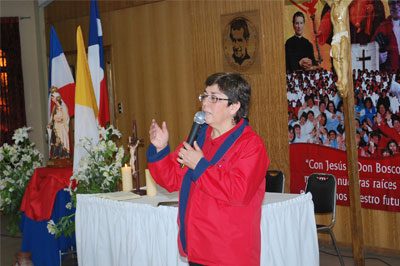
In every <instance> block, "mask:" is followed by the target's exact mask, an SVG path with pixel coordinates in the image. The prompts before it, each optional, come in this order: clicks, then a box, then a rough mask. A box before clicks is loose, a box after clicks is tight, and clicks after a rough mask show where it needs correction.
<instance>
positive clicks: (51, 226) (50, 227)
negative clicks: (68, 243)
mask: <svg viewBox="0 0 400 266" xmlns="http://www.w3.org/2000/svg"><path fill="white" fill-rule="evenodd" d="M47 231H48V232H49V233H50V234H51V235H55V234H56V224H55V223H54V221H53V220H50V221H48V222H47Z"/></svg>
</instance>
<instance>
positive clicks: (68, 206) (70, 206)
mask: <svg viewBox="0 0 400 266" xmlns="http://www.w3.org/2000/svg"><path fill="white" fill-rule="evenodd" d="M65 208H67V209H68V210H71V209H72V202H68V203H67V204H66V205H65Z"/></svg>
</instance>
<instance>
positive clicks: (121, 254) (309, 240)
mask: <svg viewBox="0 0 400 266" xmlns="http://www.w3.org/2000/svg"><path fill="white" fill-rule="evenodd" d="M159 191H160V190H159ZM177 198H178V195H177V193H167V192H165V191H163V192H162V193H159V194H158V195H157V196H155V197H148V196H144V197H141V198H140V199H133V200H128V201H115V200H109V199H102V198H99V197H96V196H95V195H78V198H77V199H78V201H77V210H76V220H75V221H76V244H77V253H78V263H79V265H84V266H88V265H96V266H98V265H140V266H142V265H154V266H158V265H187V261H186V259H185V258H182V257H181V256H180V255H179V251H178V245H177V235H178V226H177V213H178V209H177V208H176V207H169V206H160V207H157V204H158V202H161V201H176V200H177ZM261 238H262V240H261V265H290V266H292V265H298V266H300V265H304V266H312V265H316V266H317V265H319V250H318V239H317V231H316V225H315V216H314V205H313V202H312V199H311V194H301V195H299V194H280V193H266V197H265V199H264V202H263V206H262V220H261Z"/></svg>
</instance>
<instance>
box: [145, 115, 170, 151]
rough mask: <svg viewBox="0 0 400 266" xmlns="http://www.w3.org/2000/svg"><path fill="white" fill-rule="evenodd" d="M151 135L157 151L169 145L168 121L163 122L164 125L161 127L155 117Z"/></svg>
mask: <svg viewBox="0 0 400 266" xmlns="http://www.w3.org/2000/svg"><path fill="white" fill-rule="evenodd" d="M149 137H150V142H151V144H153V145H154V146H155V147H156V149H157V152H159V151H161V150H162V149H164V148H165V147H167V145H168V139H169V134H168V129H167V123H165V121H164V122H162V125H161V127H160V126H159V125H158V124H157V122H156V120H155V119H153V120H152V121H151V125H150V130H149Z"/></svg>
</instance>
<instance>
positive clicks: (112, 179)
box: [47, 126, 125, 237]
mask: <svg viewBox="0 0 400 266" xmlns="http://www.w3.org/2000/svg"><path fill="white" fill-rule="evenodd" d="M99 136H100V139H99V142H98V143H97V144H95V143H92V141H91V140H89V139H83V140H81V141H80V143H79V145H82V146H83V147H84V149H85V150H86V151H87V152H88V154H87V155H86V156H85V157H83V158H82V159H81V161H80V162H79V167H78V169H77V171H75V173H74V175H73V176H72V177H71V182H70V186H69V188H68V190H69V192H70V194H71V202H70V203H68V204H67V206H66V208H68V209H71V208H72V207H74V208H75V207H76V195H77V194H91V193H102V192H112V191H116V190H117V183H118V181H119V180H120V179H121V177H122V176H121V167H122V164H123V162H124V161H125V158H124V149H123V148H122V147H117V145H116V144H115V142H114V141H113V140H112V138H113V137H118V138H120V137H121V133H120V132H119V131H118V130H117V129H115V128H114V127H113V126H109V127H108V128H99ZM74 216H75V213H73V214H71V215H68V216H64V217H62V218H61V219H60V221H58V222H57V223H55V222H54V221H53V220H50V221H49V222H48V223H47V229H48V231H49V233H50V234H54V235H56V237H58V236H61V235H62V234H64V235H65V236H70V235H72V234H73V233H74V231H75V221H74Z"/></svg>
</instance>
